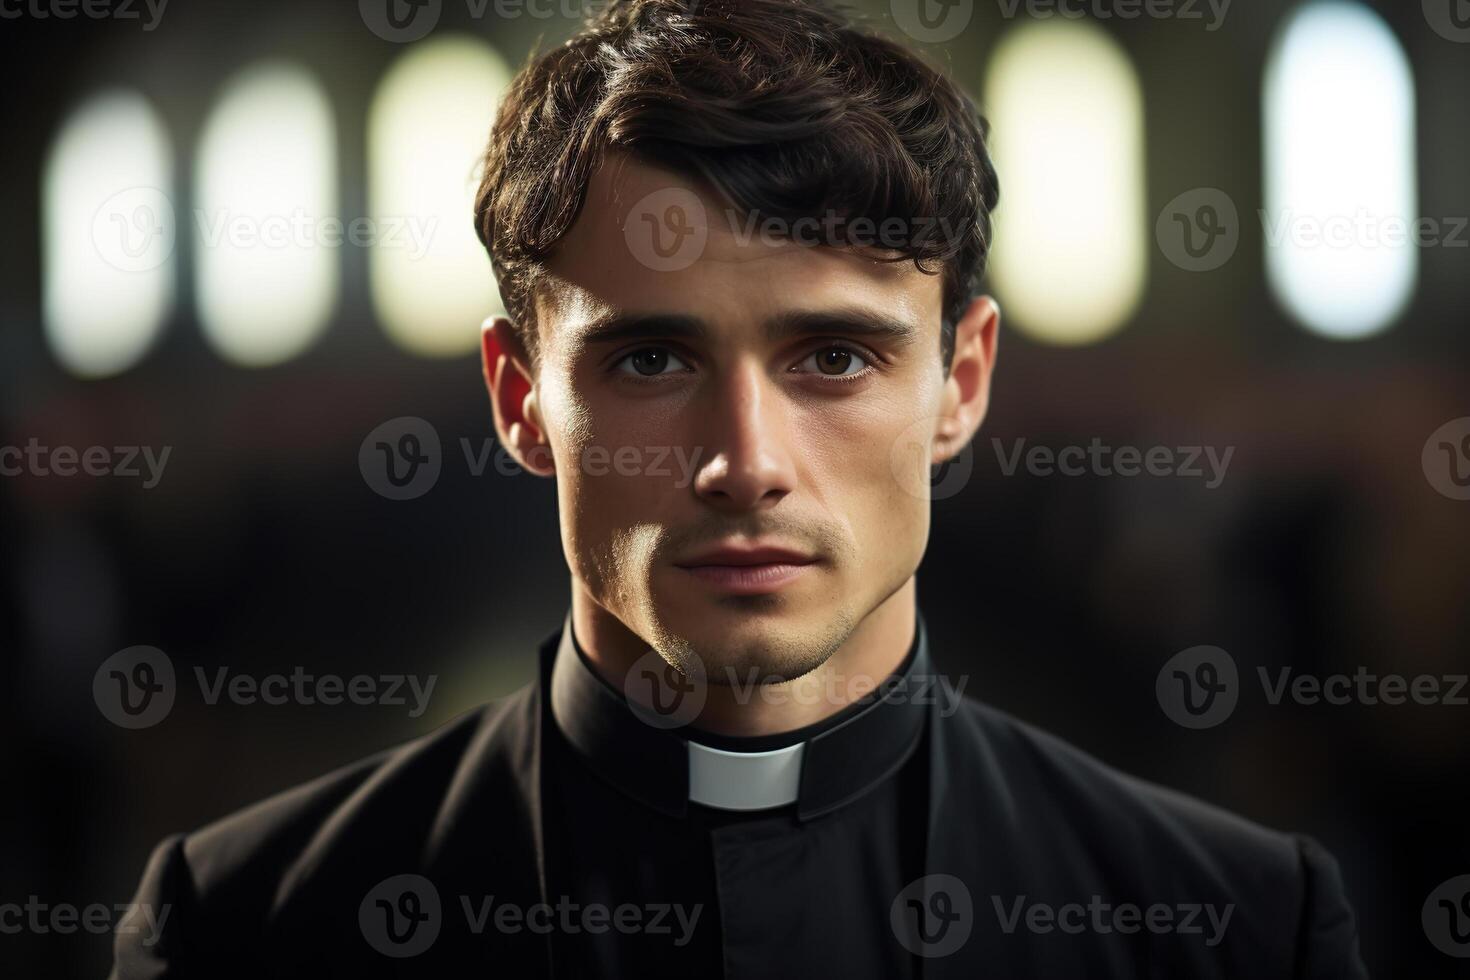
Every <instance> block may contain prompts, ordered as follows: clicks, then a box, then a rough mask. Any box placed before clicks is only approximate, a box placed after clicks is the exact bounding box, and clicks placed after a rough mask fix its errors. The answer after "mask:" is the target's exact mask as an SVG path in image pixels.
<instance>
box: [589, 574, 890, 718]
mask: <svg viewBox="0 0 1470 980" xmlns="http://www.w3.org/2000/svg"><path fill="white" fill-rule="evenodd" d="M914 597H915V585H914V578H913V577H912V576H911V577H910V578H909V580H908V581H907V582H905V583H904V584H903V585H902V586H900V587H899V588H898V590H897V591H895V592H894V593H893V594H892V595H890V596H889V597H888V598H887V599H886V600H884V601H883V602H882V603H880V604H879V605H878V607H877V608H875V609H874V610H873V611H872V612H871V613H869V614H868V615H867V617H865V618H864V619H863V621H862V622H861V623H859V624H858V627H857V629H855V630H853V632H852V633H851V635H849V636H848V638H847V639H846V640H845V641H844V642H843V644H842V645H841V646H840V647H838V648H837V651H836V652H835V653H833V654H832V656H830V657H829V658H827V660H826V661H825V662H824V663H823V664H822V665H821V666H820V667H818V668H816V669H815V670H813V671H811V672H809V673H807V674H804V675H803V676H801V677H798V678H796V679H795V680H790V681H781V682H776V683H770V684H763V685H761V686H760V687H759V688H754V687H752V686H750V685H746V684H745V683H744V681H745V678H740V679H739V680H740V681H741V686H738V687H737V686H731V685H726V684H710V685H709V686H708V688H707V696H706V699H705V704H704V709H703V710H702V711H701V712H700V714H699V717H698V718H697V719H696V720H695V721H694V725H695V727H697V728H700V729H703V730H705V731H708V732H712V733H714V734H718V735H733V736H760V735H778V734H781V733H782V732H789V731H794V730H796V729H798V728H805V727H806V726H808V725H814V724H816V723H818V722H820V721H822V720H824V719H826V718H829V717H831V716H832V715H834V714H837V713H838V712H839V711H841V710H842V709H843V708H845V707H847V706H848V705H849V704H852V703H853V702H854V701H857V700H859V699H861V698H863V697H864V696H866V695H867V694H869V693H870V692H871V691H872V690H873V689H874V688H875V687H877V686H878V685H880V684H882V683H883V681H885V680H886V679H887V678H888V677H890V676H891V675H892V674H893V672H894V671H895V670H897V669H898V668H899V666H900V665H901V664H902V663H903V661H904V658H905V657H906V656H907V655H908V652H909V649H910V647H911V646H912V644H913V637H914V628H915V622H914V620H915V598H914ZM572 628H573V629H574V630H575V632H576V637H577V643H578V644H579V645H580V646H581V648H582V650H583V652H584V653H586V655H587V659H588V660H589V661H590V662H591V664H592V667H593V669H594V670H596V671H597V673H598V674H599V675H600V676H601V677H602V678H603V679H604V680H606V681H607V682H608V683H610V684H612V685H613V686H614V687H616V688H618V689H619V690H624V689H625V686H624V681H625V679H626V678H627V674H628V671H629V670H630V669H632V667H633V664H634V663H635V662H637V660H638V659H639V658H640V657H642V656H643V655H645V654H646V653H647V652H648V649H649V646H648V644H647V643H646V642H644V641H643V639H642V638H640V637H639V636H638V635H637V634H636V633H634V632H632V631H631V630H629V629H628V628H627V626H625V625H624V624H623V623H622V621H621V620H619V619H618V618H617V617H616V616H614V615H613V614H612V613H610V612H609V611H608V610H607V609H605V608H603V607H602V606H600V605H598V603H597V602H595V601H594V600H593V598H592V597H591V595H589V594H588V593H587V592H586V590H585V589H584V588H583V587H582V585H581V583H579V582H578V581H577V580H576V579H573V580H572ZM754 682H755V683H759V679H754Z"/></svg>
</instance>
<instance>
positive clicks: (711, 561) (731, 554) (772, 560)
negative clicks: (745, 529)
mask: <svg viewBox="0 0 1470 980" xmlns="http://www.w3.org/2000/svg"><path fill="white" fill-rule="evenodd" d="M816 560H817V559H816V558H815V557H814V556H812V555H807V554H803V553H802V552H800V551H793V550H792V549H790V548H779V547H770V546H763V547H758V548H733V547H725V548H716V549H714V550H713V551H706V552H703V553H701V554H699V555H696V556H694V557H693V558H686V559H682V560H680V561H676V562H674V564H675V565H678V566H679V567H680V568H698V567H701V566H706V565H726V566H733V567H743V566H747V565H810V564H812V563H813V562H815V561H816Z"/></svg>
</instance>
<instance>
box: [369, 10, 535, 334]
mask: <svg viewBox="0 0 1470 980" xmlns="http://www.w3.org/2000/svg"><path fill="white" fill-rule="evenodd" d="M509 82H510V70H509V68H508V67H507V66H506V64H505V62H504V60H502V59H501V57H500V56H499V55H498V54H496V53H495V51H494V50H493V49H491V47H490V46H489V45H488V44H485V43H484V42H483V41H480V40H477V39H474V38H469V37H455V36H448V37H441V38H437V39H435V40H433V41H427V42H424V43H421V44H417V45H415V46H414V47H413V48H412V49H411V50H410V51H409V52H408V53H406V54H405V55H403V57H402V58H400V59H399V61H398V63H397V64H395V65H394V66H393V68H392V70H390V71H389V73H388V75H387V77H385V78H384V79H383V83H382V86H381V87H380V88H379V89H378V92H377V95H376V97H375V98H374V99H373V105H372V111H371V115H370V116H369V119H368V167H369V208H370V210H371V212H372V215H373V218H374V220H375V221H376V222H377V223H378V224H379V226H380V227H384V228H387V227H390V226H392V227H396V228H398V229H400V233H399V234H397V235H394V236H384V237H382V239H381V240H380V241H378V242H376V243H375V244H374V246H373V249H372V252H371V264H370V269H371V273H372V295H373V304H374V306H375V307H376V309H377V312H378V316H379V318H380V319H381V320H382V323H383V326H384V328H385V329H386V330H387V332H388V334H389V336H391V337H392V338H393V339H394V340H395V341H397V342H398V343H399V344H400V345H402V346H403V347H404V348H406V349H408V350H410V351H413V352H414V353H417V354H425V355H435V356H447V355H456V354H464V353H467V352H469V351H472V350H474V349H475V347H476V345H477V344H478V342H479V336H480V335H479V326H480V322H481V321H482V320H483V319H484V318H485V317H486V316H489V315H491V314H495V313H501V312H503V308H502V306H501V304H500V297H499V293H498V291H497V290H496V288H495V282H494V279H493V278H492V276H491V272H490V259H489V257H488V256H487V255H486V254H485V249H484V247H483V246H482V245H481V244H480V241H479V239H478V238H477V237H476V236H475V232H474V227H473V222H472V217H473V214H474V196H475V189H476V187H477V186H478V185H479V176H480V163H481V157H482V156H483V154H484V152H485V144H486V143H487V141H488V140H489V137H490V124H491V122H492V121H493V120H494V118H495V107H496V104H497V103H498V102H499V100H500V96H501V94H502V93H503V92H504V91H505V88H506V86H507V85H508V84H509Z"/></svg>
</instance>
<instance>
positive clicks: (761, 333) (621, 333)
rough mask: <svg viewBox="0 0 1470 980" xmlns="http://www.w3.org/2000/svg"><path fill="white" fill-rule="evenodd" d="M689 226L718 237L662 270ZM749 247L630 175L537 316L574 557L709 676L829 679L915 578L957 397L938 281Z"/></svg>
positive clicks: (623, 613)
mask: <svg viewBox="0 0 1470 980" xmlns="http://www.w3.org/2000/svg"><path fill="white" fill-rule="evenodd" d="M675 188H676V189H678V190H676V191H672V192H671V190H670V189H675ZM656 192H662V193H661V194H660V196H659V197H656V198H654V199H652V202H647V201H646V199H647V196H648V195H650V194H655V193H656ZM690 195H694V196H696V197H698V199H699V204H693V203H692V198H691V197H690ZM681 198H682V199H681ZM640 202H645V203H643V204H642V205H641V206H640ZM650 203H651V204H652V207H651V208H650ZM670 203H673V204H676V205H678V204H682V205H684V207H683V212H682V214H681V213H680V212H668V209H667V205H668V204H670ZM700 205H702V211H703V215H702V216H701V215H700V214H699V211H700V210H701V208H700ZM732 221H733V223H734V227H733V228H732ZM681 224H691V225H695V226H698V225H703V226H704V227H705V229H706V233H707V236H708V237H707V239H705V240H704V243H703V247H702V248H699V247H697V245H696V246H695V250H694V253H693V254H691V253H688V252H684V253H682V254H680V253H679V252H678V250H677V249H676V254H675V256H674V260H673V261H672V262H671V261H667V259H668V256H667V254H664V255H661V254H660V253H659V252H658V251H657V250H655V248H654V240H653V238H652V236H653V235H654V234H661V235H662V236H663V238H662V241H661V243H660V244H661V245H662V246H663V247H664V248H665V253H667V249H668V247H670V246H673V245H675V243H676V239H675V238H674V236H673V233H672V232H671V231H670V229H671V228H673V227H677V226H679V225H681ZM748 230H749V229H748V226H747V224H746V220H745V218H744V216H743V215H742V216H739V217H735V218H733V219H732V218H730V217H729V216H728V214H727V205H725V204H723V203H722V202H720V201H719V200H717V199H716V198H714V197H712V196H705V195H704V194H702V193H701V192H700V190H699V185H697V184H695V183H694V182H691V181H689V180H687V179H686V178H683V177H681V176H679V175H676V174H674V173H672V172H669V171H665V170H661V169H656V168H654V167H651V166H647V165H644V164H641V163H638V162H635V161H633V160H632V159H631V158H626V157H614V158H613V162H610V164H609V165H605V166H604V167H603V168H602V169H601V170H600V171H599V172H598V173H597V174H596V175H595V176H594V178H593V179H592V181H591V183H590V185H589V189H588V195H587V200H586V204H585V205H584V207H583V209H582V211H581V214H580V215H579V217H578V219H577V222H576V224H575V225H574V226H573V228H572V229H571V231H570V232H569V233H568V234H567V235H566V236H565V237H564V238H563V240H562V242H561V244H560V245H559V247H558V250H557V252H556V254H555V256H554V258H553V260H552V261H551V262H550V264H549V272H550V277H549V279H548V280H547V281H545V282H543V284H542V285H541V286H540V287H539V288H538V301H537V308H538V324H539V330H540V334H539V340H540V346H541V356H540V358H539V364H538V371H537V377H536V379H535V382H536V384H535V391H536V403H537V407H538V410H539V415H540V418H541V420H542V421H541V424H542V427H543V430H544V437H545V439H546V440H547V442H549V445H550V448H551V452H552V457H553V460H554V464H555V469H556V481H557V494H558V501H559V508H560V515H561V528H562V540H563V545H564V548H565V551H566V557H567V561H568V563H569V565H570V566H571V569H572V571H573V573H574V575H575V576H576V578H577V579H578V580H579V582H580V584H581V586H582V587H583V588H585V589H586V591H587V593H588V594H589V595H590V596H591V597H592V599H593V600H594V601H595V602H596V603H597V604H598V605H600V606H602V607H603V608H604V609H606V610H608V611H609V612H610V613H612V614H613V615H614V616H616V617H617V618H618V619H619V620H620V621H621V622H622V623H623V624H624V625H625V626H626V627H627V628H628V629H629V630H631V631H632V632H633V633H635V634H636V635H637V636H638V637H640V638H641V639H642V640H643V642H645V643H647V644H648V645H649V646H652V647H654V648H655V649H657V650H658V651H659V652H660V653H662V654H663V655H664V656H665V657H666V658H668V659H669V660H670V661H671V662H673V663H675V664H676V665H679V666H687V665H688V662H689V661H688V658H689V657H690V656H691V654H693V655H697V656H698V657H699V658H700V661H701V664H702V666H703V668H704V670H705V671H707V672H708V676H710V678H711V680H712V681H715V682H719V680H720V678H722V677H724V676H727V675H726V668H733V669H734V670H736V671H737V672H739V674H740V677H741V678H742V679H744V678H745V672H746V671H747V670H748V669H750V668H752V667H754V668H758V669H759V670H760V672H761V676H763V677H764V676H766V675H767V674H769V673H775V674H777V675H779V676H783V677H796V676H799V675H801V674H803V673H805V672H807V671H809V670H811V669H813V668H815V667H816V666H818V665H819V664H821V663H822V662H823V661H824V660H825V659H826V658H827V657H829V656H830V655H831V654H832V653H833V652H834V651H835V650H836V649H837V648H838V647H839V646H841V644H842V643H843V642H844V641H845V640H846V639H847V637H848V636H849V635H850V634H851V633H852V631H853V630H854V629H855V628H856V627H857V626H858V625H859V624H860V623H861V622H862V621H863V620H864V618H865V617H866V616H867V615H868V614H869V613H870V612H872V611H873V610H874V609H875V608H876V607H877V606H879V604H881V603H882V602H884V600H886V599H887V598H888V597H889V596H891V595H892V594H893V593H894V592H895V591H896V590H898V589H899V588H900V587H901V586H903V585H904V584H905V583H906V582H907V581H908V579H909V578H910V577H911V576H912V575H913V573H914V570H915V569H916V568H917V566H918V564H919V560H920V558H921V557H922V555H923V552H924V547H925V543H926V540H927V537H928V532H929V502H928V500H927V498H926V496H925V494H924V492H923V490H924V488H926V487H927V479H928V467H929V464H930V452H929V450H930V441H931V439H932V437H933V434H934V423H933V419H934V417H935V416H936V415H937V414H938V413H939V412H940V408H941V406H940V401H941V396H942V394H943V392H944V387H945V378H944V371H943V366H942V364H941V360H940V318H941V299H942V287H941V281H940V277H939V276H937V275H926V274H924V273H922V272H920V271H919V270H917V269H916V268H915V267H914V264H913V263H912V262H911V261H902V262H888V263H884V262H881V261H877V260H875V259H874V258H872V257H869V256H863V255H860V254H857V253H855V252H853V251H850V250H840V249H836V248H831V247H814V246H811V245H804V244H795V243H792V242H790V241H773V240H771V238H770V237H768V236H766V237H763V236H762V235H760V234H759V231H758V228H757V229H755V231H754V233H749V234H748V233H747V232H748ZM625 232H626V233H625ZM693 241H695V242H697V241H698V236H697V235H696V236H695V238H694V239H693ZM686 247H687V246H686ZM670 266H673V268H670ZM679 266H682V267H679ZM762 548H765V549H772V550H771V551H769V552H767V553H761V552H759V551H756V550H755V549H762Z"/></svg>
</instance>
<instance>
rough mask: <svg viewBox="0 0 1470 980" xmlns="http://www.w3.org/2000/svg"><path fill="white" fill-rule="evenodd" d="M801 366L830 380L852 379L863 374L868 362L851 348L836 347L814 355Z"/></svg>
mask: <svg viewBox="0 0 1470 980" xmlns="http://www.w3.org/2000/svg"><path fill="white" fill-rule="evenodd" d="M808 365H809V366H808ZM801 366H802V368H803V369H804V370H806V371H809V372H813V373H818V374H821V375H823V376H825V377H828V378H850V377H853V376H854V375H858V374H862V373H863V370H864V369H865V368H866V367H867V366H868V361H867V359H866V358H865V357H863V355H862V354H860V353H858V352H857V351H855V350H853V349H852V348H851V347H841V346H836V345H834V346H831V347H823V348H822V349H821V350H819V351H816V352H814V353H812V354H811V355H810V356H808V357H807V359H806V360H805V361H803V362H802V365H801Z"/></svg>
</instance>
